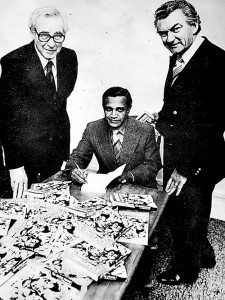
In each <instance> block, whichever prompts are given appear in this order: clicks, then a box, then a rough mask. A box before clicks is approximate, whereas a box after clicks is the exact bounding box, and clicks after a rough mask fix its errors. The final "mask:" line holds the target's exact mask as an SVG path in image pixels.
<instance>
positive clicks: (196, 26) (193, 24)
mask: <svg viewBox="0 0 225 300" xmlns="http://www.w3.org/2000/svg"><path fill="white" fill-rule="evenodd" d="M191 27H192V33H193V34H194V35H195V34H196V33H197V32H198V30H199V24H198V23H197V22H193V23H192V24H191Z"/></svg>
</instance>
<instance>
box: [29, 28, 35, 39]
mask: <svg viewBox="0 0 225 300" xmlns="http://www.w3.org/2000/svg"><path fill="white" fill-rule="evenodd" d="M35 34H36V32H35V30H34V29H30V35H31V38H32V40H34V38H35Z"/></svg>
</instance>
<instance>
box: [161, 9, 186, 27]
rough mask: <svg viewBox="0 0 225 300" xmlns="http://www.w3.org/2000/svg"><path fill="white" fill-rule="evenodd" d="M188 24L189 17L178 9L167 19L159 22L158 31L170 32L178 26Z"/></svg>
mask: <svg viewBox="0 0 225 300" xmlns="http://www.w3.org/2000/svg"><path fill="white" fill-rule="evenodd" d="M184 23H187V17H186V16H185V15H184V13H183V12H182V10H181V9H176V10H175V11H173V12H172V13H171V14H169V16H168V17H167V18H165V19H162V20H159V21H158V23H157V30H158V31H161V30H167V29H168V30H170V29H171V28H172V27H174V26H176V25H177V24H184Z"/></svg>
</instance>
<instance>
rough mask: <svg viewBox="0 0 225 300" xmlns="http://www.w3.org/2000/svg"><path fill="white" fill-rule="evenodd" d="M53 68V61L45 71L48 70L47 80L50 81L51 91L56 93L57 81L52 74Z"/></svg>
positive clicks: (49, 62)
mask: <svg viewBox="0 0 225 300" xmlns="http://www.w3.org/2000/svg"><path fill="white" fill-rule="evenodd" d="M52 66H53V62H52V61H51V60H49V61H48V63H47V65H46V67H45V69H46V75H45V77H46V79H47V80H48V83H49V86H50V87H51V89H54V91H56V86H55V79H54V76H53V73H52Z"/></svg>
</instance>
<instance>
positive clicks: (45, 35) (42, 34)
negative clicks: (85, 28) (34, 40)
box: [35, 29, 65, 43]
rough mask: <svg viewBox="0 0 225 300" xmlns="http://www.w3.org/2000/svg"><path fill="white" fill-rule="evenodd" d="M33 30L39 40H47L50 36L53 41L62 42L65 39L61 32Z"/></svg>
mask: <svg viewBox="0 0 225 300" xmlns="http://www.w3.org/2000/svg"><path fill="white" fill-rule="evenodd" d="M35 32H36V33H37V36H38V39H39V41H40V42H46V43H47V42H48V41H49V40H50V39H51V38H52V39H53V41H54V42H55V43H62V42H64V40H65V35H64V34H62V33H58V34H54V35H50V34H49V33H45V32H39V33H38V32H37V30H36V29H35Z"/></svg>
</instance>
